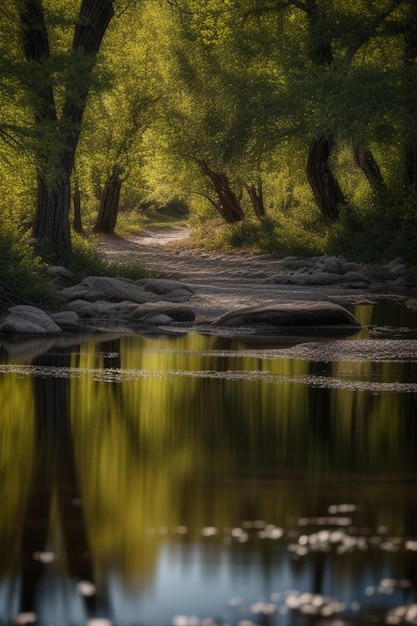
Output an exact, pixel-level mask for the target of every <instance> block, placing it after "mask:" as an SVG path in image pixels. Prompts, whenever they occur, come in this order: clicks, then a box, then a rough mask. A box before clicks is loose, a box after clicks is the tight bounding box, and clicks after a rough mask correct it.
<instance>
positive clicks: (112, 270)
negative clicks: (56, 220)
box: [64, 234, 149, 281]
mask: <svg viewBox="0 0 417 626" xmlns="http://www.w3.org/2000/svg"><path fill="white" fill-rule="evenodd" d="M99 243H100V239H99V237H98V236H90V237H88V238H86V237H83V236H80V235H78V234H74V235H73V239H72V254H71V255H70V256H68V257H67V258H66V259H64V265H65V267H67V268H68V269H69V270H71V271H72V272H74V274H75V277H76V278H75V280H78V281H80V280H82V279H83V278H85V277H86V276H112V277H117V276H120V277H124V278H131V279H132V280H139V279H141V278H146V277H147V276H149V272H148V271H147V270H145V269H144V268H143V267H142V266H140V265H138V264H137V263H132V264H128V263H114V262H110V261H107V260H106V259H104V258H103V257H102V255H101V254H100V251H99Z"/></svg>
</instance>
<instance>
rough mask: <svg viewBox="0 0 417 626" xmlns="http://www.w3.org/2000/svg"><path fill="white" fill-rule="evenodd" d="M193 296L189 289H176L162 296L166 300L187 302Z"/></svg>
mask: <svg viewBox="0 0 417 626" xmlns="http://www.w3.org/2000/svg"><path fill="white" fill-rule="evenodd" d="M191 296H192V293H191V292H190V291H188V289H174V291H170V292H168V293H166V294H164V295H163V296H161V297H162V298H163V300H164V302H186V301H187V300H189V299H190V298H191Z"/></svg>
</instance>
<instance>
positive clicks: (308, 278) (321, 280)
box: [290, 272, 344, 285]
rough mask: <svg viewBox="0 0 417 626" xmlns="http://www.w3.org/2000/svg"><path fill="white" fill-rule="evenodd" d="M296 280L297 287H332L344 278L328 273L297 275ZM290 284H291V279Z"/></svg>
mask: <svg viewBox="0 0 417 626" xmlns="http://www.w3.org/2000/svg"><path fill="white" fill-rule="evenodd" d="M294 276H295V275H294ZM296 280H297V283H296V284H298V285H300V284H301V285H334V284H336V283H340V282H342V281H343V280H344V276H342V275H340V274H332V273H330V272H314V273H312V274H301V275H298V276H297V277H296ZM290 282H293V278H292V279H291V281H290Z"/></svg>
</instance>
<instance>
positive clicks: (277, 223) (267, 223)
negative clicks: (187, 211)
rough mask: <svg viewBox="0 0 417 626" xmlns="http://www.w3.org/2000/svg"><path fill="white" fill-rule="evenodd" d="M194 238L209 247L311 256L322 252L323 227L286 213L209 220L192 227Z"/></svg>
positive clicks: (324, 235)
mask: <svg viewBox="0 0 417 626" xmlns="http://www.w3.org/2000/svg"><path fill="white" fill-rule="evenodd" d="M194 241H195V243H197V244H198V245H203V246H204V247H206V248H209V249H212V250H226V249H229V250H230V249H235V248H246V249H249V250H251V251H253V252H256V253H270V254H277V255H280V256H281V255H288V254H294V255H299V256H311V255H315V254H323V253H324V252H325V249H326V245H327V231H326V228H325V227H324V226H323V225H322V224H320V223H319V222H314V223H313V222H311V221H308V222H305V223H303V222H301V221H298V220H296V219H295V218H294V217H293V216H292V217H291V216H286V215H280V216H279V218H276V219H273V218H270V217H264V218H263V219H262V220H255V219H252V218H245V219H244V220H242V221H241V222H236V223H235V224H225V223H224V222H222V221H221V220H211V221H209V222H201V223H200V224H199V225H198V226H197V227H196V231H195V235H194Z"/></svg>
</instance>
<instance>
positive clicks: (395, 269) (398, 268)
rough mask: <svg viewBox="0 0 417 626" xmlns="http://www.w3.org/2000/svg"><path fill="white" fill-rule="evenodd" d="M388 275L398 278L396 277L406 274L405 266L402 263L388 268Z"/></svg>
mask: <svg viewBox="0 0 417 626" xmlns="http://www.w3.org/2000/svg"><path fill="white" fill-rule="evenodd" d="M389 273H390V274H391V275H394V276H398V275H401V274H406V273H407V266H406V265H404V264H403V263H399V264H398V265H393V266H392V267H390V269H389Z"/></svg>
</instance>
